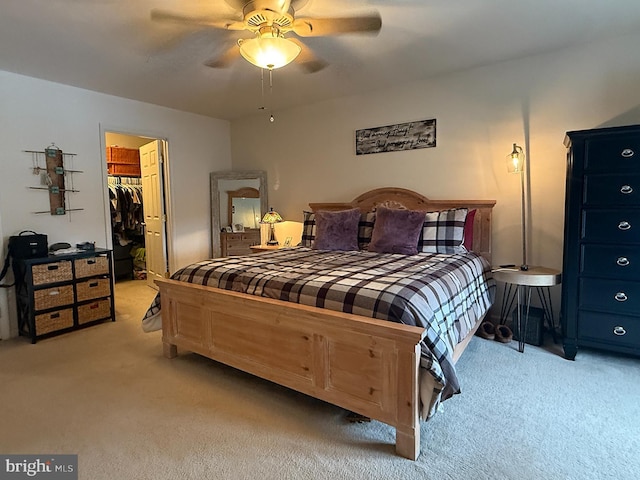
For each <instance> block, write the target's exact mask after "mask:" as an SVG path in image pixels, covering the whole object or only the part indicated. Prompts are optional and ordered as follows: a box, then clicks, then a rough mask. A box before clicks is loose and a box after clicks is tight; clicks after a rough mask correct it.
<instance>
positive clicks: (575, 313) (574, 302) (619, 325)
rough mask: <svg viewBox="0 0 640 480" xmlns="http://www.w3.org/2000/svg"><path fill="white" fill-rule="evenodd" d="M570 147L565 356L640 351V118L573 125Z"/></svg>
mask: <svg viewBox="0 0 640 480" xmlns="http://www.w3.org/2000/svg"><path fill="white" fill-rule="evenodd" d="M565 146H566V147H567V149H568V150H567V185H566V197H565V225H564V257H563V288H562V304H561V324H562V329H563V335H564V340H563V344H564V345H563V346H564V353H565V357H566V358H568V359H571V360H573V359H574V358H575V356H576V353H577V350H578V347H580V346H584V347H591V348H598V349H605V350H610V351H614V352H621V353H626V354H632V355H639V354H640V125H633V126H625V127H610V128H599V129H594V130H582V131H573V132H568V133H567V135H566V137H565Z"/></svg>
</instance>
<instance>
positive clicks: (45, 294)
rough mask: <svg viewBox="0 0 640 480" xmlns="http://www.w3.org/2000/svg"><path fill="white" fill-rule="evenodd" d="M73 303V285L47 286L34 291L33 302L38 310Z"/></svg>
mask: <svg viewBox="0 0 640 480" xmlns="http://www.w3.org/2000/svg"><path fill="white" fill-rule="evenodd" d="M72 303H73V286H72V285H63V286H61V287H53V288H45V289H43V290H36V291H35V292H33V304H34V307H35V309H36V310H46V309H47V308H55V307H61V306H62V305H71V304H72Z"/></svg>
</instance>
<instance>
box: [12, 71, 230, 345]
mask: <svg viewBox="0 0 640 480" xmlns="http://www.w3.org/2000/svg"><path fill="white" fill-rule="evenodd" d="M0 105H1V106H2V107H1V108H0V145H2V148H0V221H1V223H0V232H2V233H3V234H4V235H3V237H2V240H3V241H2V245H1V247H0V253H1V255H2V258H3V259H4V254H5V251H6V245H7V239H8V237H9V236H10V235H15V234H17V233H18V232H20V231H21V230H35V231H37V232H39V233H45V234H47V235H48V240H49V243H53V242H58V241H66V242H69V243H72V244H75V243H76V242H80V241H95V242H96V245H97V246H101V247H104V246H107V244H108V241H109V240H108V236H109V232H110V230H109V228H107V224H106V219H105V212H106V211H107V210H106V207H105V198H106V193H105V192H106V190H105V189H106V174H105V171H106V164H105V158H104V157H105V154H104V152H103V151H102V150H103V149H102V145H101V144H102V143H103V142H104V139H101V138H100V137H101V133H100V132H101V128H102V129H103V131H104V130H108V131H115V132H128V133H133V134H137V135H144V136H151V137H159V138H166V139H168V141H169V165H170V177H171V182H172V184H171V191H170V192H169V196H170V199H171V207H170V212H169V214H170V215H171V217H172V221H173V227H174V229H173V237H172V240H173V251H174V252H175V255H174V257H173V259H172V262H171V266H172V269H175V268H178V267H180V266H182V265H185V264H187V263H190V262H193V261H196V260H201V259H202V258H205V257H206V256H208V255H209V252H210V249H211V246H210V237H211V233H210V232H211V220H210V198H209V173H210V172H212V171H216V170H228V169H230V168H231V154H230V139H229V136H230V130H229V128H230V127H229V123H228V122H227V121H222V120H217V119H212V118H209V117H204V116H201V115H195V114H190V113H184V112H180V111H177V110H172V109H168V108H165V107H159V106H156V105H150V104H145V103H141V102H136V101H132V100H127V99H123V98H118V97H113V96H109V95H103V94H99V93H95V92H91V91H88V90H82V89H79V88H75V87H70V86H66V85H60V84H56V83H52V82H46V81H42V80H38V79H34V78H30V77H25V76H21V75H16V74H13V73H8V72H2V71H0ZM52 142H55V144H56V145H57V146H58V147H59V148H61V149H62V150H63V151H64V152H68V153H76V154H77V156H76V157H73V159H72V161H70V162H69V163H68V164H67V162H66V161H65V167H66V168H73V169H77V170H82V171H83V172H84V173H82V174H74V175H73V183H74V185H73V186H74V187H75V188H76V189H77V190H79V191H80V192H79V193H72V194H69V195H70V196H69V197H68V198H69V205H68V206H67V208H83V209H84V210H82V211H77V212H69V213H68V214H67V215H64V216H60V217H56V216H51V215H34V214H33V213H32V212H35V211H42V210H48V208H49V198H48V194H47V192H46V191H38V190H30V189H29V188H28V187H29V186H34V185H37V184H38V179H37V177H36V176H34V175H32V173H31V167H32V158H31V155H30V154H28V153H24V152H23V150H43V149H44V148H46V147H47V146H49V145H50V144H51V143H52ZM13 303H14V302H13V290H10V291H8V292H7V291H6V290H4V289H1V290H0V338H6V337H7V336H8V335H9V334H11V335H14V334H15V333H16V326H17V325H16V321H15V305H13Z"/></svg>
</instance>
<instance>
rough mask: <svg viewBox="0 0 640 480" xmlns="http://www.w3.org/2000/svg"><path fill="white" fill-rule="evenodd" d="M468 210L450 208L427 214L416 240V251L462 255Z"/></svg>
mask: <svg viewBox="0 0 640 480" xmlns="http://www.w3.org/2000/svg"><path fill="white" fill-rule="evenodd" d="M467 212H468V209H466V208H452V209H450V210H442V211H440V212H427V213H426V215H425V220H424V224H423V225H422V233H421V234H420V238H419V239H418V251H419V252H423V253H462V252H464V251H466V249H465V248H464V247H463V246H462V241H463V240H464V223H465V219H466V218H467Z"/></svg>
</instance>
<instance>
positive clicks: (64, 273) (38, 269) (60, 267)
mask: <svg viewBox="0 0 640 480" xmlns="http://www.w3.org/2000/svg"><path fill="white" fill-rule="evenodd" d="M31 277H32V278H33V284H34V285H45V284H47V283H56V282H66V281H68V280H71V279H73V272H72V270H71V262H70V261H69V260H62V261H60V262H50V263H43V264H41V265H33V266H32V267H31Z"/></svg>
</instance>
